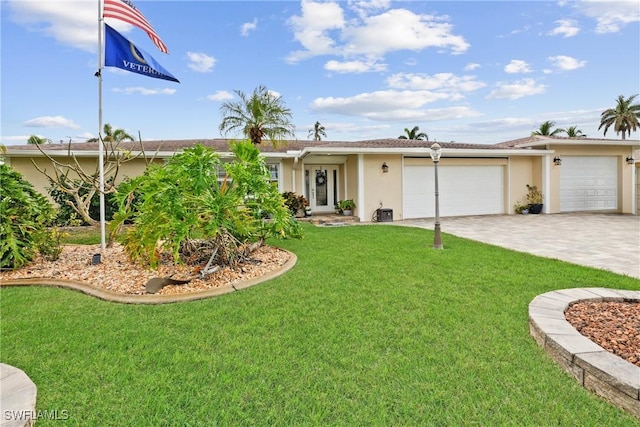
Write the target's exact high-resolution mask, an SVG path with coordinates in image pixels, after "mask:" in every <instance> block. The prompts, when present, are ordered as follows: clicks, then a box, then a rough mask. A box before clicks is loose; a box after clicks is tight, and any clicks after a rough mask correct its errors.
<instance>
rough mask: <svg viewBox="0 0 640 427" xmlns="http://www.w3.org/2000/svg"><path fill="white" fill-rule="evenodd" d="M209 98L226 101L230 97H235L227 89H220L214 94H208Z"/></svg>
mask: <svg viewBox="0 0 640 427" xmlns="http://www.w3.org/2000/svg"><path fill="white" fill-rule="evenodd" d="M207 99H208V100H210V101H226V100H228V99H233V94H232V93H231V92H227V91H226V90H219V91H216V93H214V94H212V95H207Z"/></svg>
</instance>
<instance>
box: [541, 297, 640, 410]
mask: <svg viewBox="0 0 640 427" xmlns="http://www.w3.org/2000/svg"><path fill="white" fill-rule="evenodd" d="M581 301H592V302H640V291H628V290H616V289H607V288H574V289H563V290H558V291H553V292H547V293H545V294H541V295H538V296H537V297H535V298H534V299H533V300H532V301H531V303H530V304H529V332H530V333H531V336H532V337H533V338H534V339H535V340H536V342H537V343H538V345H540V346H541V347H542V348H543V349H544V350H545V351H546V352H547V353H548V354H549V355H550V356H551V358H552V359H553V360H554V361H555V362H556V363H558V364H559V365H560V366H561V367H562V369H564V370H565V371H567V372H568V373H569V374H571V375H572V376H573V377H574V378H575V379H576V380H577V381H578V382H579V383H580V385H582V386H583V387H584V388H586V389H588V390H591V391H592V392H594V393H596V394H597V395H599V396H600V397H602V398H604V399H605V400H607V401H608V402H610V403H612V404H614V405H616V406H618V407H620V408H622V409H624V410H626V411H628V412H630V413H631V414H632V415H635V416H636V417H640V367H638V366H636V365H634V364H632V363H629V362H627V361H626V360H624V359H622V358H621V357H618V356H616V355H614V354H612V353H610V352H608V351H606V350H605V349H603V348H602V347H600V346H599V345H597V344H596V343H594V342H593V341H591V340H590V339H589V338H587V337H585V336H583V335H581V334H580V333H579V332H578V331H577V330H576V329H575V328H574V327H573V326H572V325H571V324H570V323H569V322H568V321H567V320H566V318H565V315H564V313H565V311H566V309H567V308H568V307H569V306H570V305H572V304H574V303H577V302H581Z"/></svg>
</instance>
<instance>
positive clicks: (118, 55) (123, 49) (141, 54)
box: [104, 24, 180, 83]
mask: <svg viewBox="0 0 640 427" xmlns="http://www.w3.org/2000/svg"><path fill="white" fill-rule="evenodd" d="M104 65H105V66H106V67H116V68H120V69H123V70H127V71H131V72H132V73H137V74H142V75H143V76H147V77H153V78H156V79H163V80H170V81H172V82H177V83H180V81H179V80H178V79H176V78H175V77H173V76H172V75H171V73H170V72H168V71H167V70H166V69H165V68H164V67H163V66H162V65H160V64H159V63H158V61H156V60H155V59H153V57H152V56H151V55H150V54H149V53H147V52H145V51H144V50H142V49H140V48H138V47H136V45H134V44H133V43H132V42H130V41H129V40H127V39H126V38H125V37H124V36H122V35H121V34H120V33H118V32H117V31H116V30H114V29H113V28H111V27H110V26H109V25H107V24H105V39H104Z"/></svg>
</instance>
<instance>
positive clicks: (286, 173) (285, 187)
mask: <svg viewBox="0 0 640 427" xmlns="http://www.w3.org/2000/svg"><path fill="white" fill-rule="evenodd" d="M301 174H302V175H301ZM294 176H295V181H296V182H295V185H294ZM301 176H302V178H304V171H300V167H298V168H297V170H295V171H294V170H293V159H283V160H282V162H280V176H279V177H278V180H279V181H280V189H281V190H282V192H285V191H293V192H294V193H297V194H303V190H304V187H303V186H302V187H301V186H300V184H299V183H300V182H301V181H300V177H301Z"/></svg>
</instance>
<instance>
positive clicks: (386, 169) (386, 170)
mask: <svg viewBox="0 0 640 427" xmlns="http://www.w3.org/2000/svg"><path fill="white" fill-rule="evenodd" d="M382 173H389V166H387V162H383V163H382Z"/></svg>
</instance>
